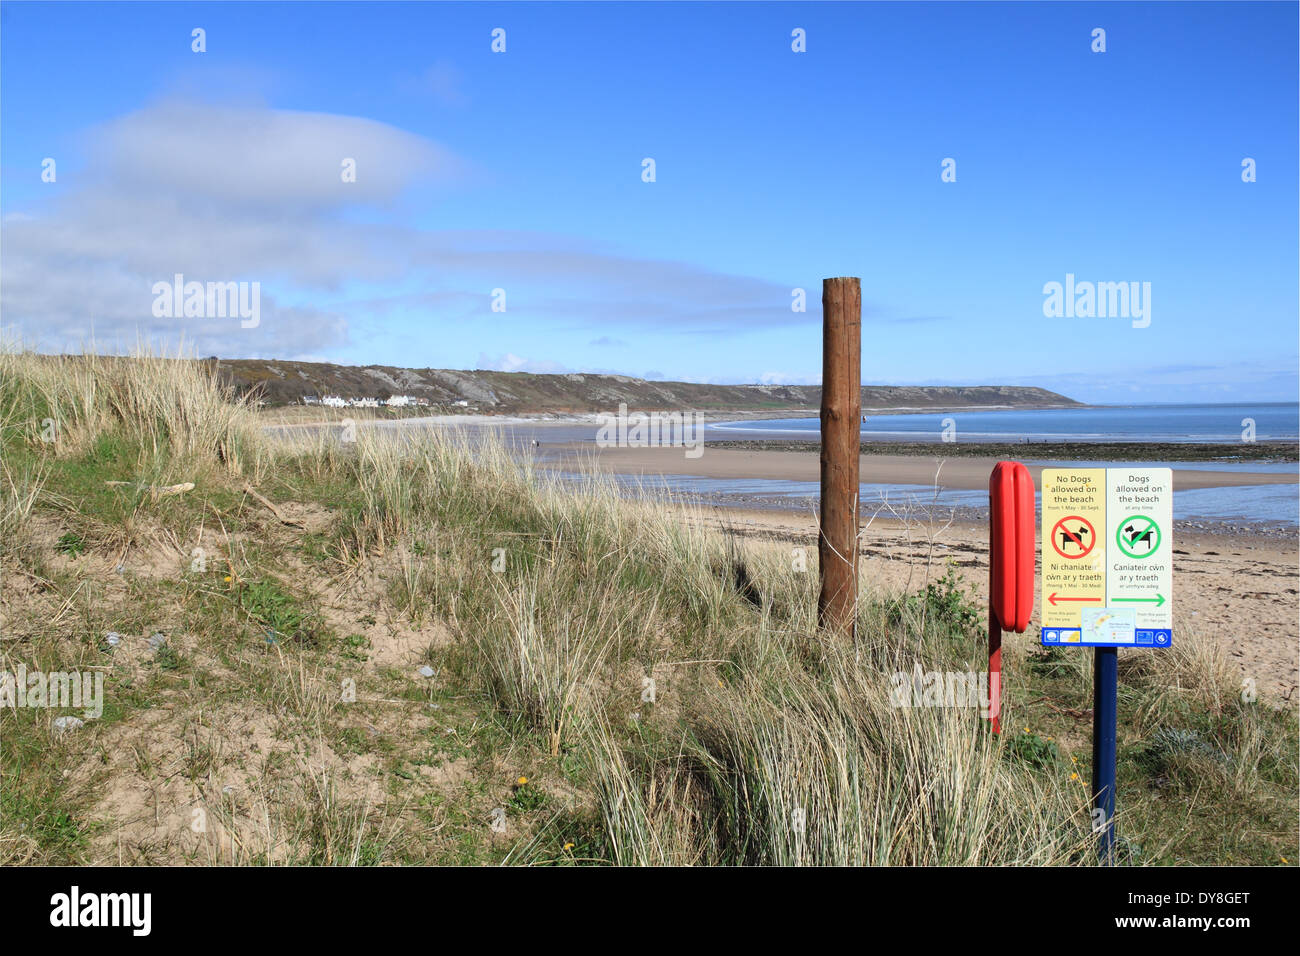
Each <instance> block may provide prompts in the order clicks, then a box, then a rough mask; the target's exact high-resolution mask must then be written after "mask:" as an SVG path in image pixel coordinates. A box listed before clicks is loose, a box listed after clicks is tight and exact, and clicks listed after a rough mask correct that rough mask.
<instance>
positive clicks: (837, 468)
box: [817, 277, 862, 636]
mask: <svg viewBox="0 0 1300 956" xmlns="http://www.w3.org/2000/svg"><path fill="white" fill-rule="evenodd" d="M861 421H862V288H861V283H860V282H859V280H858V279H856V278H848V277H842V278H837V279H824V280H822V410H821V426H822V455H821V466H822V489H821V492H822V497H821V533H820V535H819V536H818V541H817V555H818V566H819V569H820V572H821V594H820V595H819V597H818V599H817V623H818V626H819V627H821V628H823V629H825V630H829V631H832V632H836V633H839V634H841V635H849V636H852V635H854V625H855V623H856V620H857V609H858V456H859V454H860V451H861V437H862V432H861V428H860V425H861Z"/></svg>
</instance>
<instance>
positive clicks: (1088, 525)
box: [1051, 515, 1097, 561]
mask: <svg viewBox="0 0 1300 956" xmlns="http://www.w3.org/2000/svg"><path fill="white" fill-rule="evenodd" d="M1067 521H1072V522H1080V523H1082V524H1083V525H1084V529H1083V530H1085V531H1086V532H1087V535H1086V537H1087V539H1088V544H1087V545H1086V546H1085V545H1084V543H1083V540H1082V537H1083V536H1081V535H1080V534H1079V533H1078V532H1079V530H1080V529H1079V526H1078V524H1076V525H1075V526H1074V529H1073V530H1071V529H1070V528H1068V527H1066V522H1067ZM1062 534H1064V535H1065V540H1066V541H1067V542H1073V543H1074V544H1077V545H1078V546H1079V547H1080V548H1082V549H1083V550H1082V551H1080V552H1079V553H1078V554H1066V553H1065V552H1064V551H1062V550H1061V544H1060V541H1061V535H1062ZM1051 540H1052V548H1053V550H1055V551H1056V553H1057V554H1059V555H1060V556H1061V557H1063V558H1069V559H1070V560H1071V561H1077V560H1079V558H1086V557H1087V556H1088V553H1089V552H1090V551H1092V549H1093V546H1094V545H1096V543H1097V529H1096V528H1094V527H1093V526H1092V522H1091V521H1089V520H1088V519H1087V518H1081V517H1079V516H1078V515H1066V516H1065V517H1064V518H1062V519H1061V520H1060V521H1058V522H1056V524H1054V525H1052V534H1051Z"/></svg>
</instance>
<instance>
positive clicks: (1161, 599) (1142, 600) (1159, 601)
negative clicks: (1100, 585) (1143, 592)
mask: <svg viewBox="0 0 1300 956" xmlns="http://www.w3.org/2000/svg"><path fill="white" fill-rule="evenodd" d="M1111 600H1112V601H1115V602H1117V603H1118V602H1119V601H1129V602H1131V603H1133V604H1154V605H1155V606H1156V607H1160V606H1161V605H1163V604H1164V603H1165V596H1164V595H1163V594H1157V595H1156V596H1155V597H1153V598H1111Z"/></svg>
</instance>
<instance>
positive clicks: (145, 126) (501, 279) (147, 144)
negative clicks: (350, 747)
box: [0, 100, 817, 370]
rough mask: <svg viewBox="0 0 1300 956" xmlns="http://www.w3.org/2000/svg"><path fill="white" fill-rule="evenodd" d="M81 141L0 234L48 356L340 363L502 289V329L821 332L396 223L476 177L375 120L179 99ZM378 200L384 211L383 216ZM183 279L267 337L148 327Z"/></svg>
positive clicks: (12, 319) (661, 270) (579, 258)
mask: <svg viewBox="0 0 1300 956" xmlns="http://www.w3.org/2000/svg"><path fill="white" fill-rule="evenodd" d="M87 141H88V142H89V143H90V144H91V146H92V148H93V151H92V154H91V155H90V156H89V157H88V159H87V163H86V173H85V174H84V176H82V177H80V178H78V179H76V180H73V182H74V183H75V185H67V184H66V183H65V182H63V181H61V182H60V184H59V186H58V187H57V191H55V190H54V189H51V191H50V198H42V199H40V200H38V201H36V202H34V203H31V204H29V206H28V207H27V208H23V209H21V210H16V211H15V212H14V213H13V214H11V215H7V216H6V217H5V220H4V223H3V233H4V235H3V243H4V252H5V255H4V257H3V260H0V296H2V300H0V306H3V311H4V315H5V320H6V323H8V324H12V325H13V326H15V327H16V329H17V331H18V333H19V334H20V335H23V336H24V337H25V338H27V339H35V340H36V341H37V342H38V344H39V345H40V347H42V348H45V349H48V350H62V349H74V348H76V347H78V346H80V345H82V344H83V343H86V342H87V341H89V340H90V338H91V336H92V333H93V335H94V337H95V338H96V339H97V340H98V341H100V342H104V343H112V342H119V341H120V342H126V343H127V344H128V345H131V344H134V343H135V341H136V340H137V338H138V337H144V338H147V339H152V340H154V341H155V343H156V344H158V345H160V346H162V347H174V345H175V343H177V342H178V341H180V340H182V339H183V340H184V341H185V342H187V343H188V344H189V345H190V346H192V347H193V348H194V349H195V350H197V351H198V352H200V353H201V354H217V355H223V356H229V357H237V356H264V355H280V356H286V355H289V354H305V353H310V354H318V355H319V354H330V352H331V350H337V349H339V348H342V347H344V346H347V345H349V344H350V343H349V327H350V326H355V327H356V329H357V332H358V336H359V337H361V336H364V334H365V331H364V330H365V329H367V328H372V327H373V326H374V324H375V323H376V322H380V323H385V322H387V314H388V313H389V312H390V311H393V310H397V309H410V308H411V307H412V306H413V305H414V306H416V307H421V306H419V303H424V306H423V308H424V309H425V311H426V312H427V313H429V314H431V315H432V316H433V317H434V318H435V319H441V320H444V321H453V322H456V321H464V320H465V319H466V318H470V317H477V316H481V317H482V318H484V319H491V318H495V317H493V316H491V315H490V314H489V312H488V309H489V308H490V302H489V292H490V290H491V289H493V288H496V287H501V288H505V289H506V290H507V292H508V294H509V302H510V319H511V320H516V319H518V320H519V321H528V322H539V321H540V322H547V323H551V324H552V327H558V325H559V323H567V324H568V326H569V327H570V328H572V327H575V326H576V327H578V328H582V329H587V330H590V329H599V330H600V331H601V332H602V333H606V332H616V331H617V330H619V329H620V328H629V327H640V328H645V327H653V328H655V329H656V330H662V329H668V330H675V331H677V332H679V333H701V334H710V333H712V334H719V333H724V332H725V333H730V334H734V333H735V332H736V331H738V330H750V329H754V328H758V327H771V326H774V325H783V324H788V323H790V322H792V321H794V322H815V321H816V320H817V319H816V316H815V315H811V314H809V315H806V316H795V315H792V313H791V312H790V310H789V290H788V288H787V287H786V285H784V284H781V283H774V282H768V281H766V280H760V279H754V278H751V277H746V276H734V275H727V274H723V273H718V272H714V271H712V270H709V269H706V268H702V267H699V266H695V265H690V264H686V263H680V262H672V261H665V260H647V259H638V258H634V257H630V256H625V255H619V254H618V253H616V252H614V251H611V250H610V249H609V248H608V247H606V246H602V245H601V244H599V243H596V242H591V241H586V240H579V239H573V238H568V237H563V236H556V235H549V234H546V233H535V232H505V231H429V230H422V229H418V228H415V227H413V226H411V225H407V224H404V223H402V222H400V221H396V214H397V213H398V212H400V211H402V208H401V207H400V205H399V204H398V203H397V200H398V199H399V198H400V197H405V196H407V195H409V192H410V191H411V190H413V189H414V190H420V189H424V188H426V187H430V186H439V185H441V186H447V185H451V184H455V183H459V182H462V181H463V180H464V179H465V178H466V177H467V176H468V171H469V170H470V164H469V163H468V162H466V161H464V160H461V159H459V158H457V157H455V156H453V155H452V153H451V152H450V151H448V150H447V149H446V148H444V147H442V146H440V145H438V144H436V143H434V142H432V141H430V140H427V139H425V138H423V137H419V136H416V135H414V134H411V133H409V132H406V131H403V130H400V129H397V128H395V127H392V126H388V125H385V124H383V123H377V122H375V121H373V120H368V119H363V118H359V117H351V116H339V115H333V114H327V113H306V112H294V111H289V110H275V109H269V108H263V107H245V106H241V107H231V106H217V105H212V104H206V103H201V102H196V101H180V100H169V101H166V102H162V103H157V104H155V105H152V106H149V107H147V108H144V109H141V110H138V111H136V112H133V113H130V114H127V115H125V116H122V117H120V118H118V119H115V120H112V121H110V122H106V123H104V124H102V125H100V126H98V127H96V128H94V129H93V130H92V131H90V133H89V134H88V136H87ZM344 157H351V158H353V159H355V160H356V161H357V182H356V183H344V182H342V180H341V178H340V175H339V173H340V162H341V160H342V159H343V158H344ZM385 204H389V206H388V207H387V211H388V212H389V213H392V215H388V216H382V215H375V213H377V212H384V211H385ZM357 212H361V213H364V215H361V216H359V215H356V213H357ZM363 220H364V221H363ZM177 273H180V274H182V275H184V276H185V278H186V279H187V280H196V281H199V282H228V281H249V282H253V281H256V282H258V283H260V286H261V290H262V320H261V323H260V325H259V326H258V327H257V328H256V329H242V328H240V327H239V323H238V322H237V321H226V322H225V323H223V322H222V321H221V320H196V319H167V320H159V319H155V318H154V317H153V315H152V312H151V307H152V302H153V295H152V292H151V289H152V286H153V284H154V283H155V282H159V281H170V280H171V278H172V276H173V275H175V274H177ZM573 290H581V292H580V293H578V294H575V293H574V292H573ZM589 334H590V333H589V332H588V334H587V335H584V336H583V337H582V339H581V340H580V341H585V340H586V339H587V338H588V336H589ZM606 338H611V337H610V336H608V335H607V336H606ZM611 340H612V339H611ZM356 344H357V345H360V344H361V343H356ZM353 358H354V359H355V360H362V361H364V360H366V359H367V357H366V356H365V355H364V354H360V355H356V356H353ZM516 360H517V361H519V362H523V363H525V364H523V365H519V366H518V367H519V368H533V369H543V368H544V369H548V370H557V369H560V368H561V367H560V366H559V365H558V363H554V362H544V361H530V360H528V359H521V358H519V357H518V356H515V357H513V359H511V360H510V361H516ZM501 361H506V359H505V358H502V359H501Z"/></svg>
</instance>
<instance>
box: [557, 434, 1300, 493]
mask: <svg viewBox="0 0 1300 956" xmlns="http://www.w3.org/2000/svg"><path fill="white" fill-rule="evenodd" d="M704 449H705V451H706V454H703V455H701V456H700V457H698V458H687V457H686V455H685V453H684V450H683V449H682V448H681V447H657V448H597V447H596V446H594V445H587V444H580V443H576V442H568V443H564V444H561V445H559V446H558V447H555V448H553V449H552V450H553V451H555V452H557V453H558V458H557V459H556V461H558V462H559V463H562V464H567V465H578V466H583V465H586V466H587V467H591V466H593V465H594V466H595V467H597V468H598V469H600V470H608V471H612V472H614V473H616V474H625V475H637V474H639V475H689V476H694V477H700V478H721V479H736V480H739V479H749V478H766V479H776V480H782V481H805V482H815V481H820V479H821V464H820V456H818V455H815V454H812V453H811V452H807V453H805V454H801V455H791V454H789V453H787V452H785V451H774V450H769V449H763V450H754V451H751V450H748V449H737V448H713V447H711V444H710V443H707V442H706V443H705V445H704ZM999 460H1000V459H999V458H997V457H996V456H988V455H985V456H981V457H974V456H970V457H962V458H960V459H956V460H950V459H949V458H948V457H947V456H946V455H943V456H940V455H930V456H928V457H927V456H926V455H924V453H917V454H893V455H878V454H864V455H862V456H861V458H860V460H859V469H860V475H861V481H862V483H863V484H890V485H916V486H920V487H935V486H936V485H938V487H940V488H944V489H952V490H961V491H986V490H987V489H988V481H989V473H990V471H991V470H992V468H993V466H994V465H995V464H996V463H997V462H998V461H999ZM1175 464H1178V463H1177V462H1175ZM1026 467H1027V468H1028V469H1029V473H1030V475H1031V476H1032V477H1033V479H1034V482H1035V485H1037V484H1038V482H1039V480H1040V478H1039V476H1040V473H1041V471H1042V469H1043V468H1044V467H1045V466H1044V465H1038V464H1028V465H1027V466H1026ZM1175 470H1176V472H1177V476H1178V479H1179V480H1178V482H1177V485H1178V487H1177V489H1176V490H1179V491H1184V490H1190V489H1201V488H1229V487H1236V486H1249V485H1294V484H1297V482H1298V481H1300V475H1297V474H1296V473H1294V472H1290V471H1287V472H1269V471H1249V470H1245V471H1213V470H1208V469H1191V468H1180V469H1175Z"/></svg>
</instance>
